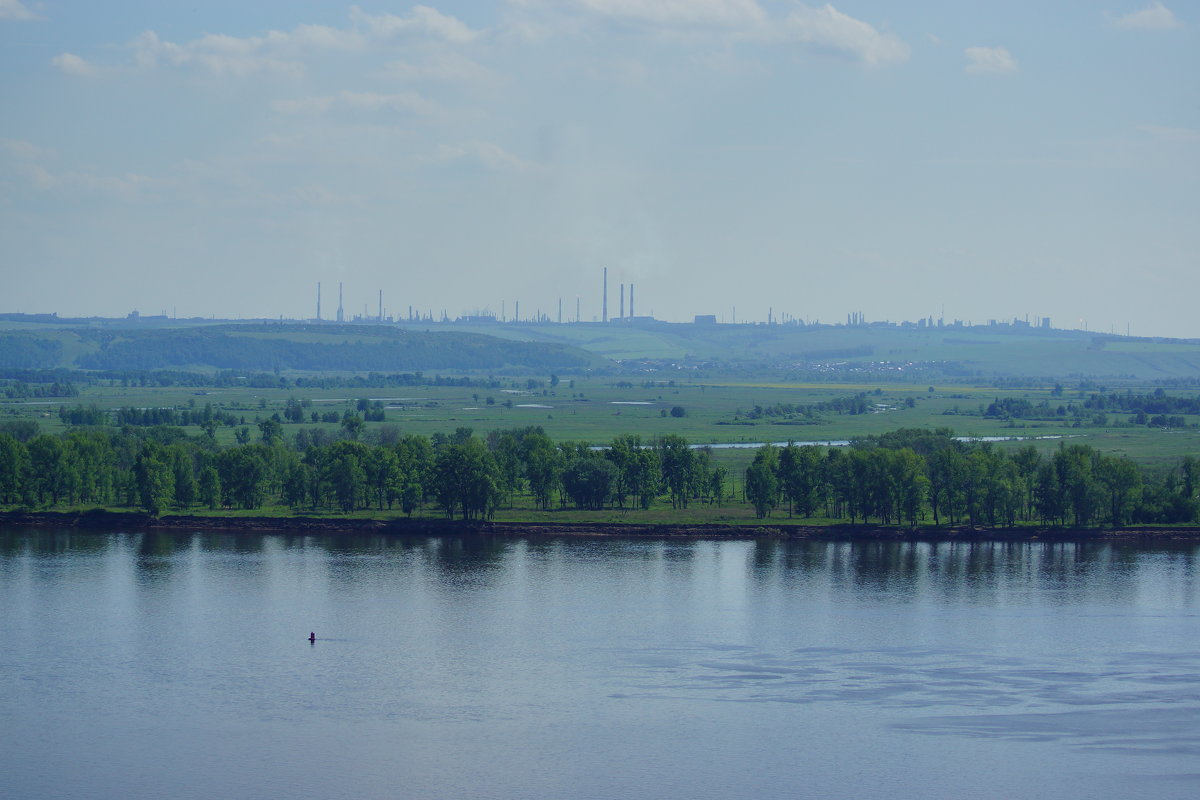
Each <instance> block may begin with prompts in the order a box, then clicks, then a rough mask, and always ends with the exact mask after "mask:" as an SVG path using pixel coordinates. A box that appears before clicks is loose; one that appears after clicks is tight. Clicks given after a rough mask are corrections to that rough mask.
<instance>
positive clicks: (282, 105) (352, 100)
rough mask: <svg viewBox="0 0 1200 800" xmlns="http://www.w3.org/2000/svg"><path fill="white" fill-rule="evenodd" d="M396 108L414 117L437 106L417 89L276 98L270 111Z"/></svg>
mask: <svg viewBox="0 0 1200 800" xmlns="http://www.w3.org/2000/svg"><path fill="white" fill-rule="evenodd" d="M349 109H353V110H358V111H371V112H376V111H399V112H402V113H406V114H414V115H416V116H432V115H434V114H437V113H439V112H440V110H441V109H440V107H439V106H438V105H437V104H436V103H433V102H431V101H430V100H427V99H425V98H424V97H422V96H421V95H419V94H417V93H416V92H399V93H396V94H379V93H376V92H342V93H341V94H339V95H336V96H334V95H324V96H319V97H302V98H297V99H293V100H275V101H273V102H272V103H271V110H272V111H275V112H277V113H279V114H293V115H304V114H306V115H319V114H326V113H329V112H330V111H337V110H349Z"/></svg>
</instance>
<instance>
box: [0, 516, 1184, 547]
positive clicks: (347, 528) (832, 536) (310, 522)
mask: <svg viewBox="0 0 1200 800" xmlns="http://www.w3.org/2000/svg"><path fill="white" fill-rule="evenodd" d="M0 525H22V526H32V527H52V528H77V529H82V530H104V531H113V530H122V531H145V530H161V531H214V532H232V533H287V534H318V535H338V534H383V535H392V536H455V535H463V534H469V535H479V536H530V535H533V536H631V537H645V538H679V537H687V538H713V539H732V538H758V537H779V538H788V539H822V540H841V541H851V540H861V541H1017V542H1019V541H1062V542H1072V541H1130V542H1146V541H1197V542H1200V527H1198V526H1187V527H1176V528H1172V527H1165V526H1157V527H1153V528H1048V527H1018V528H971V527H967V526H955V527H932V526H929V527H917V528H906V527H899V526H886V525H848V524H847V525H820V526H819V525H802V524H789V523H779V524H766V525H726V524H690V525H689V524H684V525H672V524H662V523H655V524H637V523H587V522H488V521H470V522H464V521H462V520H439V519H386V520H384V519H355V518H330V517H305V516H295V517H240V516H239V517H232V516H231V517H218V516H193V515H164V516H160V517H155V516H151V515H149V514H138V513H123V512H112V511H104V510H95V511H65V512H64V511H4V512H0Z"/></svg>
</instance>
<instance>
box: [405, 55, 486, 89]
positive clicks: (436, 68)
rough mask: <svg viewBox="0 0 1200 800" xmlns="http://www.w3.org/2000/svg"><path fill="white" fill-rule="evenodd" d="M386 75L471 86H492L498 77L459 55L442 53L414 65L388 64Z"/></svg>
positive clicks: (408, 62) (407, 79)
mask: <svg viewBox="0 0 1200 800" xmlns="http://www.w3.org/2000/svg"><path fill="white" fill-rule="evenodd" d="M383 74H384V75H385V76H386V77H388V78H391V79H392V80H398V81H406V82H409V81H436V82H439V83H456V84H464V85H472V86H491V85H494V84H496V83H498V82H499V76H497V75H496V74H495V73H493V72H492V71H491V70H489V69H487V68H486V67H484V66H482V65H480V64H478V63H477V62H475V61H472V60H471V59H469V58H463V57H462V56H460V55H457V54H456V53H439V54H436V55H433V56H431V57H428V58H425V59H424V60H421V61H417V62H412V61H403V60H397V61H392V62H390V63H388V64H386V65H385V66H384V68H383Z"/></svg>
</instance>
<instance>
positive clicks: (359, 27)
mask: <svg viewBox="0 0 1200 800" xmlns="http://www.w3.org/2000/svg"><path fill="white" fill-rule="evenodd" d="M3 2H5V0H0V3H3ZM350 18H351V26H350V27H348V28H334V27H330V26H328V25H299V26H297V27H295V28H293V29H292V30H290V31H268V32H267V33H265V34H263V35H261V36H241V37H239V36H228V35H225V34H205V35H204V36H201V37H199V38H197V39H193V40H191V41H188V42H171V41H167V40H165V39H162V38H160V37H159V35H158V34H157V33H156V32H155V31H146V32H145V33H143V34H142V35H141V36H139V37H138V38H137V39H135V40H134V41H133V43H132V44H131V48H132V50H133V52H134V58H135V61H136V63H137V66H138V67H140V68H142V69H153V68H157V67H176V68H193V69H198V70H201V71H203V72H207V73H209V74H212V75H218V76H233V77H245V76H248V75H254V74H274V75H280V76H285V77H299V76H301V75H303V74H304V73H305V71H306V67H305V62H306V60H307V59H308V58H309V57H311V55H312V54H314V53H324V52H337V51H340V52H359V51H364V50H367V49H368V48H370V47H371V46H372V45H373V44H381V43H385V42H386V41H388V40H390V39H392V38H395V37H397V36H399V35H401V34H412V35H414V36H424V37H426V38H432V39H436V40H439V41H446V42H451V43H465V42H470V41H473V40H474V39H476V38H478V37H479V36H480V35H481V34H480V32H479V31H475V30H472V29H471V28H469V27H468V26H467V25H465V24H463V23H462V22H461V21H459V20H458V19H456V18H454V17H451V16H448V15H446V14H442V13H441V12H439V11H437V10H436V9H433V8H429V7H427V6H416V7H415V8H413V10H412V12H411V14H410V15H409V16H407V17H400V16H396V15H393V14H381V15H379V16H370V15H368V14H365V13H363V12H362V10H360V9H359V8H358V7H354V8H352V9H351V11H350ZM63 58H64V61H63V63H60V64H58V66H59V68H60V69H63V70H64V71H68V72H75V74H81V72H82V70H83V69H84V67H85V62H83V60H82V59H78V57H76V56H72V55H70V54H64V56H63ZM75 59H78V60H75ZM93 74H94V73H93Z"/></svg>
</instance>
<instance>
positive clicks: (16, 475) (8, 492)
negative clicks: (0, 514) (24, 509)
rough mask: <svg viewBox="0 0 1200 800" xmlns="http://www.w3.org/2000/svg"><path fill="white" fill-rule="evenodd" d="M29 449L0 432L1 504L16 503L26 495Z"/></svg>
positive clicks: (9, 504)
mask: <svg viewBox="0 0 1200 800" xmlns="http://www.w3.org/2000/svg"><path fill="white" fill-rule="evenodd" d="M29 466H30V461H29V451H28V450H27V449H26V447H25V445H23V444H22V443H21V442H19V441H17V439H16V438H15V437H13V436H11V435H9V434H7V433H0V505H8V506H11V505H16V504H18V503H20V502H21V501H22V500H23V499H24V496H25V489H26V486H27V481H28V473H29Z"/></svg>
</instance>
